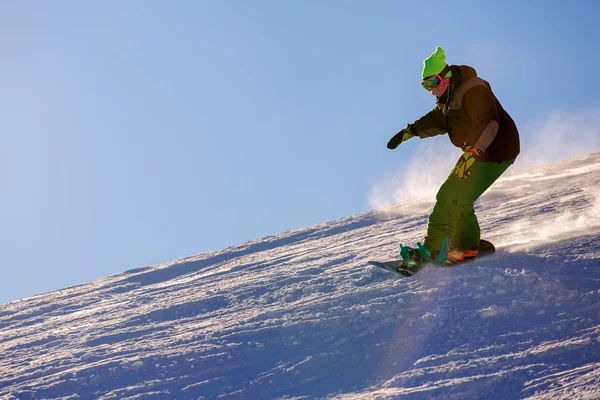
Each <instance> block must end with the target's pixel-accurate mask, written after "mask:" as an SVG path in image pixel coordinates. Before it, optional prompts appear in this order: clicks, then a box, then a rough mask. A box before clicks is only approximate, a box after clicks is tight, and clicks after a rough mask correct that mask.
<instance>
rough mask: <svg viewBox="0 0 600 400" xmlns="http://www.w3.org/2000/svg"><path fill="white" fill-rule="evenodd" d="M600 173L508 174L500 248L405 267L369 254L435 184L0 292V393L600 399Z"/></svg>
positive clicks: (414, 235)
mask: <svg viewBox="0 0 600 400" xmlns="http://www.w3.org/2000/svg"><path fill="white" fill-rule="evenodd" d="M599 172H600V153H593V154H590V155H588V156H584V157H578V158H575V159H571V160H567V161H563V162H560V163H557V164H552V165H548V166H543V167H538V168H534V169H530V170H527V171H523V172H520V173H515V174H513V175H510V176H507V177H506V178H503V179H501V180H500V181H499V182H497V183H496V184H495V185H494V186H493V187H492V190H491V191H490V192H489V193H487V194H486V195H485V196H484V197H483V199H482V200H481V201H480V202H479V204H478V205H477V213H478V216H479V219H480V224H481V226H482V232H483V237H485V238H487V239H490V240H491V241H492V242H494V243H496V245H497V247H498V252H497V254H495V255H493V256H491V257H489V258H485V259H481V260H477V261H475V262H473V263H470V264H466V265H463V266H458V267H453V268H434V267H429V268H425V269H424V270H422V271H421V272H419V273H418V274H417V275H415V276H414V277H412V278H399V277H397V276H395V275H394V274H390V273H388V272H386V271H383V270H380V269H378V268H376V267H371V266H367V264H366V263H367V261H368V260H371V259H377V260H386V259H389V258H394V257H396V256H397V255H398V244H399V243H400V242H403V243H408V244H414V243H415V242H416V241H418V240H422V238H423V236H424V233H425V229H426V224H427V215H428V213H429V209H430V207H431V206H432V205H433V203H431V202H430V201H429V200H430V199H429V200H423V201H412V202H407V203H403V204H399V205H396V206H393V207H390V208H387V209H385V210H378V211H373V212H367V213H363V214H359V215H356V216H352V217H348V218H344V219H341V220H338V221H333V222H328V223H323V224H319V225H316V226H312V227H309V228H306V229H301V230H297V231H293V232H285V233H282V234H280V235H277V236H272V237H267V238H263V239H259V240H256V241H252V242H248V243H245V244H242V245H240V246H236V247H231V248H226V249H223V250H221V251H217V252H212V253H204V254H201V255H198V256H194V257H189V258H186V259H183V260H178V261H175V262H172V263H168V264H164V265H160V266H156V267H147V268H139V269H135V270H131V271H127V272H124V273H122V274H118V275H115V276H111V277H107V278H105V279H100V280H97V281H93V282H90V283H87V284H83V285H80V286H76V287H72V288H68V289H64V290H59V291H55V292H52V293H47V294H40V295H37V296H34V297H30V298H27V299H23V300H20V301H15V302H11V303H8V304H4V305H1V306H0V354H1V358H0V398H2V399H41V398H45V399H54V398H64V399H74V398H81V399H92V398H93V399H142V398H143V399H174V398H176V399H198V398H201V399H213V398H228V399H229V398H232V399H236V398H239V399H257V398H287V399H290V398H297V399H300V398H336V399H373V398H410V399H413V398H414V399H453V398H456V399H463V398H464V399H474V398H485V399H507V398H529V399H598V398H600V341H599V339H600V173H599ZM411 210H416V212H412V213H411ZM425 210H427V211H425Z"/></svg>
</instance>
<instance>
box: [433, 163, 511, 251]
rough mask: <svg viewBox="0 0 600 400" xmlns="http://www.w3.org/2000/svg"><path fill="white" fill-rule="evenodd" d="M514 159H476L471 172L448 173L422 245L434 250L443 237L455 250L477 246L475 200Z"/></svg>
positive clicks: (437, 248)
mask: <svg viewBox="0 0 600 400" xmlns="http://www.w3.org/2000/svg"><path fill="white" fill-rule="evenodd" d="M514 161H515V160H514V159H512V160H509V161H504V162H500V163H498V162H482V161H475V163H474V164H473V166H472V167H471V175H470V176H469V177H468V178H465V179H458V177H457V176H456V175H454V172H452V173H451V174H450V176H449V177H448V179H446V182H444V184H443V185H442V187H441V188H440V190H439V191H438V194H437V196H436V204H435V206H434V207H433V211H432V212H431V215H430V216H429V226H428V227H427V236H426V237H425V246H427V248H428V249H429V250H431V251H432V252H437V251H439V250H440V248H441V246H442V242H443V241H444V239H445V238H446V237H450V238H451V241H450V245H451V247H452V248H454V249H456V250H467V249H476V248H478V247H479V237H480V230H479V222H477V217H476V216H475V209H474V204H475V201H476V200H477V199H478V198H479V197H480V196H481V195H482V194H483V193H484V192H485V191H486V190H487V189H488V188H489V187H490V186H492V184H493V183H494V182H495V181H496V180H497V179H498V178H499V177H500V175H502V174H503V173H504V171H506V169H507V168H508V167H510V166H511V164H512V163H513V162H514Z"/></svg>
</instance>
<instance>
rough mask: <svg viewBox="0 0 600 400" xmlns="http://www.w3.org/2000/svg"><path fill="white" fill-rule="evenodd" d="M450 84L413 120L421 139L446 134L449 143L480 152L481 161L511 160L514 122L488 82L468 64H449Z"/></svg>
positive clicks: (514, 151) (516, 138)
mask: <svg viewBox="0 0 600 400" xmlns="http://www.w3.org/2000/svg"><path fill="white" fill-rule="evenodd" d="M450 68H451V70H452V83H453V85H450V86H449V87H448V89H447V90H446V93H445V94H444V95H443V96H442V97H440V98H439V99H437V102H436V105H435V108H434V109H433V110H432V111H430V112H429V113H427V114H426V115H425V116H423V117H421V118H419V119H418V120H416V121H415V122H414V123H413V130H414V131H415V132H416V133H417V134H418V135H419V137H421V138H426V137H431V136H436V135H441V134H444V133H448V136H449V137H450V140H451V141H452V143H453V144H454V145H455V146H457V147H461V148H463V147H464V146H465V145H469V146H473V147H475V148H477V149H478V150H480V151H482V152H483V154H482V155H481V157H480V160H481V161H487V162H502V161H507V160H511V159H513V158H515V157H517V155H518V154H519V152H520V145H519V131H518V130H517V126H516V125H515V122H514V121H513V120H512V118H511V117H510V115H508V113H507V112H506V111H504V108H502V105H501V104H500V102H499V101H498V99H497V98H496V96H495V95H494V93H493V92H492V88H491V87H490V84H489V83H487V82H486V81H484V80H483V79H481V78H479V77H478V76H477V72H475V70H474V69H473V68H471V67H469V66H466V65H460V66H455V65H453V66H451V67H450Z"/></svg>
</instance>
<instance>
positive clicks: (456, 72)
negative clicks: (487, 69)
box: [450, 65, 477, 86]
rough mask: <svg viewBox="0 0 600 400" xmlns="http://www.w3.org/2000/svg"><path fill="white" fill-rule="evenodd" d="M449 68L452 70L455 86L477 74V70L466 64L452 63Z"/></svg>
mask: <svg viewBox="0 0 600 400" xmlns="http://www.w3.org/2000/svg"><path fill="white" fill-rule="evenodd" d="M450 69H451V70H452V79H454V83H455V84H456V86H460V85H462V84H463V83H464V82H466V81H468V80H469V79H471V78H475V77H476V76H477V71H475V69H474V68H473V67H469V66H468V65H453V66H451V67H450Z"/></svg>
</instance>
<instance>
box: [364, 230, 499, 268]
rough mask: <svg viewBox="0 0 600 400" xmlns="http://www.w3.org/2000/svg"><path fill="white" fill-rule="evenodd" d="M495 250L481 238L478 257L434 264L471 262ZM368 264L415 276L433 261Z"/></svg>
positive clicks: (396, 261)
mask: <svg viewBox="0 0 600 400" xmlns="http://www.w3.org/2000/svg"><path fill="white" fill-rule="evenodd" d="M495 251H496V248H495V247H494V245H493V244H492V243H491V242H489V241H487V240H483V239H481V240H480V241H479V251H478V253H477V257H474V258H468V259H465V260H461V261H446V262H445V263H444V264H433V265H438V266H441V267H451V266H454V265H460V264H464V263H469V262H473V261H475V260H479V259H480V258H483V257H486V256H489V255H491V254H494V252H495ZM368 264H369V265H374V266H376V267H379V268H383V269H385V270H386V271H390V272H394V273H397V274H400V275H402V276H407V277H408V276H413V275H414V274H416V273H417V272H419V270H420V269H421V268H423V267H424V266H425V265H427V264H431V263H418V262H409V263H406V262H405V261H404V260H392V261H369V262H368Z"/></svg>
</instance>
